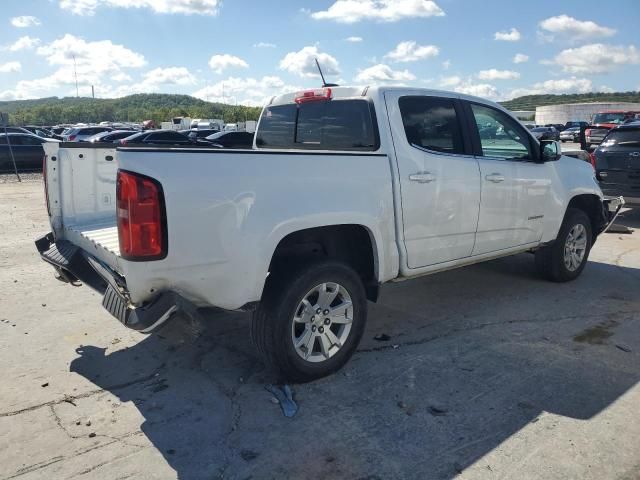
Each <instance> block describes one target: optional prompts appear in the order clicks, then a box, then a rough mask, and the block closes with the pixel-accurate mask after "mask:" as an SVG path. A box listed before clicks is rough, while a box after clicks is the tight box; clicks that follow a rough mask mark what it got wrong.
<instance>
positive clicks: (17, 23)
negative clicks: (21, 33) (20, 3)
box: [11, 15, 40, 28]
mask: <svg viewBox="0 0 640 480" xmlns="http://www.w3.org/2000/svg"><path fill="white" fill-rule="evenodd" d="M11 25H13V26H14V27H16V28H27V27H37V26H38V25H40V20H38V18H37V17H33V16H31V15H22V16H20V17H13V18H12V19H11Z"/></svg>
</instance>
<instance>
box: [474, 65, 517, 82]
mask: <svg viewBox="0 0 640 480" xmlns="http://www.w3.org/2000/svg"><path fill="white" fill-rule="evenodd" d="M478 78H479V79H480V80H515V79H516V78H520V74H519V73H518V72H514V71H512V70H496V69H495V68H490V69H489V70H480V71H479V72H478Z"/></svg>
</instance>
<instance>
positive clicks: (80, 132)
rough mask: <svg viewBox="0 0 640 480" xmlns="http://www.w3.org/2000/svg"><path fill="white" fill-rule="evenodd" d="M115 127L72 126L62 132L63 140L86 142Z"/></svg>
mask: <svg viewBox="0 0 640 480" xmlns="http://www.w3.org/2000/svg"><path fill="white" fill-rule="evenodd" d="M112 130H113V128H111V127H106V126H100V125H93V126H89V127H72V128H69V129H67V130H65V131H64V132H62V140H63V141H65V142H86V141H87V140H89V138H91V137H93V136H94V135H96V134H98V133H102V132H110V131H112Z"/></svg>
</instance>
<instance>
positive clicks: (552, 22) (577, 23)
mask: <svg viewBox="0 0 640 480" xmlns="http://www.w3.org/2000/svg"><path fill="white" fill-rule="evenodd" d="M539 25H540V28H541V29H542V30H544V31H545V32H549V33H551V34H563V35H567V36H568V37H569V38H570V39H571V40H580V39H586V38H595V37H610V36H612V35H614V34H615V33H616V30H615V29H613V28H609V27H603V26H601V25H598V24H597V23H595V22H592V21H584V20H577V19H575V18H573V17H570V16H568V15H558V16H556V17H550V18H547V19H546V20H543V21H541V22H540V24H539ZM547 39H549V40H552V39H553V36H551V37H549V38H547Z"/></svg>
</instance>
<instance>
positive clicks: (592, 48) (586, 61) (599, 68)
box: [546, 43, 640, 74]
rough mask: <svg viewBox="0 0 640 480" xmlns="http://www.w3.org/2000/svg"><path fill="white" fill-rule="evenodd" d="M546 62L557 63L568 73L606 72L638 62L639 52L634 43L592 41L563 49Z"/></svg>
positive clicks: (639, 59)
mask: <svg viewBox="0 0 640 480" xmlns="http://www.w3.org/2000/svg"><path fill="white" fill-rule="evenodd" d="M546 63H552V64H556V65H559V66H561V67H562V69H563V70H564V71H565V72H569V73H586V74H588V73H591V74H593V73H608V72H611V71H613V70H615V69H616V68H618V67H621V66H625V65H637V64H640V52H639V51H638V49H637V48H636V47H635V46H634V45H629V46H626V47H625V46H624V45H605V44H602V43H593V44H590V45H583V46H582V47H578V48H568V49H566V50H563V51H561V52H560V53H559V54H557V55H556V56H555V58H554V59H553V61H551V62H546Z"/></svg>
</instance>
